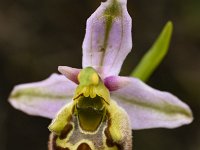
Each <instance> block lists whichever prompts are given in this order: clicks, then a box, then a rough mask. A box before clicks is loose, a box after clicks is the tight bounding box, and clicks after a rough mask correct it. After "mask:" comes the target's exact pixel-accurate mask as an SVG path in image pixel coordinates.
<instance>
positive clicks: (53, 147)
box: [48, 133, 70, 150]
mask: <svg viewBox="0 0 200 150" xmlns="http://www.w3.org/2000/svg"><path fill="white" fill-rule="evenodd" d="M57 138H58V136H57V135H55V134H53V133H52V134H51V135H50V140H49V148H48V149H49V150H70V149H69V148H67V147H66V148H62V147H60V146H57V144H56V139H57Z"/></svg>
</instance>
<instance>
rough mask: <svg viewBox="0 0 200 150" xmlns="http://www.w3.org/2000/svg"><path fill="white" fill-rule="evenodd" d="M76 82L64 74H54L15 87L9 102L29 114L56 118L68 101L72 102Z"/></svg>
mask: <svg viewBox="0 0 200 150" xmlns="http://www.w3.org/2000/svg"><path fill="white" fill-rule="evenodd" d="M75 88H76V84H75V83H73V82H72V81H70V80H68V79H67V78H66V77H65V76H63V75H58V74H52V75H51V76H50V77H49V78H48V79H46V80H43V81H40V82H35V83H27V84H21V85H17V86H15V87H14V89H13V91H12V93H11V95H10V97H9V102H10V103H11V105H12V106H13V107H15V108H16V109H19V110H21V111H23V112H25V113H27V114H29V115H35V116H42V117H47V118H51V119H52V118H54V116H55V114H56V113H57V112H58V111H59V110H60V108H61V107H62V106H64V105H65V104H66V103H69V102H71V100H72V97H73V92H74V90H75Z"/></svg>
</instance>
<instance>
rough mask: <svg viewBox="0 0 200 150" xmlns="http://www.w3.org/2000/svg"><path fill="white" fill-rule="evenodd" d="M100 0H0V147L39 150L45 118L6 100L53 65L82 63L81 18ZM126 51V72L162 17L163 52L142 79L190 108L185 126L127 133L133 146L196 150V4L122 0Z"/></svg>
mask: <svg viewBox="0 0 200 150" xmlns="http://www.w3.org/2000/svg"><path fill="white" fill-rule="evenodd" d="M99 4H100V0H0V135H1V136H0V150H13V149H17V150H27V149H28V150H45V149H47V140H48V134H49V131H48V129H47V126H48V124H49V123H50V120H48V119H44V118H40V117H31V116H28V115H26V114H24V113H22V112H19V111H17V110H15V109H13V108H12V107H11V106H10V105H9V103H8V102H7V98H8V95H9V92H10V91H11V90H12V88H13V86H14V85H16V84H20V83H26V82H33V81H39V80H42V79H45V78H47V77H48V76H49V75H50V74H51V73H53V72H57V66H58V65H68V66H72V67H78V68H80V67H81V45H82V41H83V38H84V33H85V22H86V19H87V18H88V17H89V16H90V14H91V13H92V12H93V11H94V10H95V9H96V8H97V7H98V6H99ZM128 9H129V13H130V15H131V17H132V18H133V45H134V46H133V51H132V53H131V54H130V55H129V56H128V58H127V59H126V61H125V63H124V65H123V68H122V72H121V74H122V75H128V74H130V72H131V71H132V69H133V68H134V67H135V66H136V65H137V63H138V62H139V60H140V59H141V57H142V56H143V54H144V53H145V52H146V50H147V49H148V48H149V47H150V46H151V44H152V43H153V41H154V40H155V38H156V37H157V35H158V34H159V33H160V31H161V29H162V27H163V26H164V24H165V23H166V22H167V21H168V20H172V21H173V23H174V33H173V38H172V43H171V46H170V51H169V53H168V54H167V57H166V58H165V59H164V61H163V62H162V64H161V65H160V66H159V68H158V69H157V70H156V71H155V72H154V74H153V75H152V77H151V78H150V80H149V81H148V84H149V85H151V86H152V87H155V88H157V89H160V90H166V91H169V92H171V93H174V94H175V95H177V96H178V97H179V98H180V99H182V100H183V101H185V102H186V103H187V104H188V105H189V106H190V107H191V108H192V110H193V113H194V118H195V120H194V121H193V123H192V124H190V125H187V126H183V127H180V128H177V129H174V130H169V129H151V130H140V131H133V144H134V149H135V150H169V149H171V150H200V1H199V0H184V1H182V0H159V1H158V0H152V1H146V0H129V1H128Z"/></svg>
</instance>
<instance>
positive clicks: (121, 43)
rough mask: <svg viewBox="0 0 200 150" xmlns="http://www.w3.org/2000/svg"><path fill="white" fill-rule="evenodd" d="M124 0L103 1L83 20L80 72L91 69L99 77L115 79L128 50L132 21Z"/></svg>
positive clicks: (130, 40) (130, 46)
mask: <svg viewBox="0 0 200 150" xmlns="http://www.w3.org/2000/svg"><path fill="white" fill-rule="evenodd" d="M126 4H127V0H107V2H103V3H102V4H101V5H100V6H99V8H98V9H97V10H96V11H95V12H94V13H93V14H92V15H91V17H90V18H89V19H88V20H87V28H86V34H85V39H84V41H83V63H82V65H83V68H84V67H87V66H92V67H94V68H95V69H96V70H98V71H99V73H100V74H101V77H102V78H104V77H106V76H111V75H118V74H119V72H120V69H121V66H122V64H123V61H124V59H125V58H126V56H127V55H128V53H129V52H130V51H131V48H132V35H131V26H132V20H131V17H130V16H129V14H128V12H127V6H126Z"/></svg>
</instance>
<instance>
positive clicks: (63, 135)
mask: <svg viewBox="0 0 200 150" xmlns="http://www.w3.org/2000/svg"><path fill="white" fill-rule="evenodd" d="M72 129H73V126H72V124H67V125H66V126H65V127H64V129H63V130H62V132H61V134H60V136H59V138H60V139H61V140H63V139H64V138H66V137H67V135H68V134H69V132H70V131H71V130H72Z"/></svg>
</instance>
